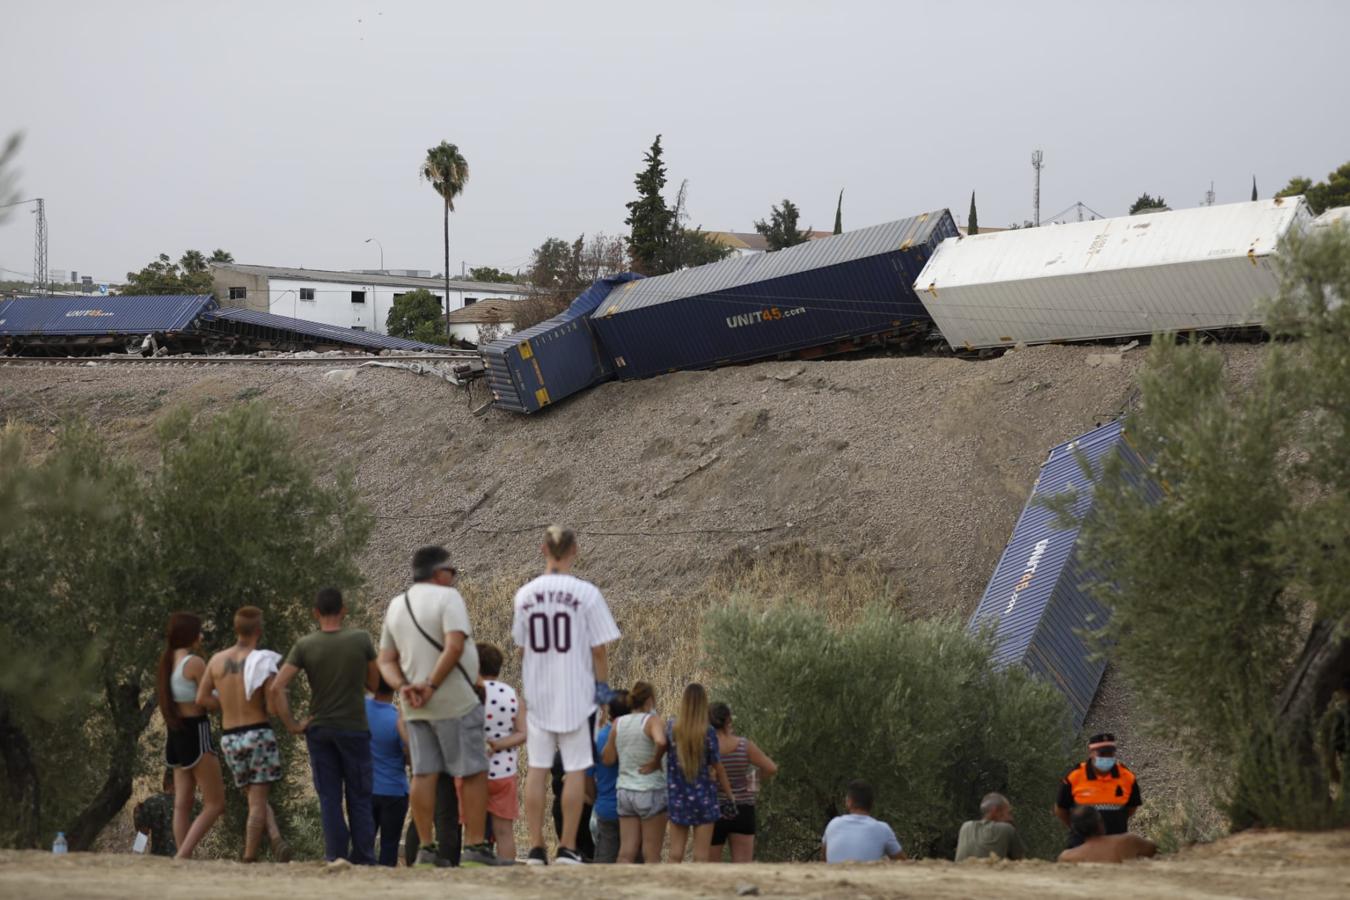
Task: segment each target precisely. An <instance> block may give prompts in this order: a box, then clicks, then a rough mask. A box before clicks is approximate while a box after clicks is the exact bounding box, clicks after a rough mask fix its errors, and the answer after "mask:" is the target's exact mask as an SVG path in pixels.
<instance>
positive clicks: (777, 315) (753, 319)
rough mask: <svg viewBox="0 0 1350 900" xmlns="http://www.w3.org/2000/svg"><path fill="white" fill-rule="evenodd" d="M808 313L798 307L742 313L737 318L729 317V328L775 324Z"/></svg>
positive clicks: (773, 308)
mask: <svg viewBox="0 0 1350 900" xmlns="http://www.w3.org/2000/svg"><path fill="white" fill-rule="evenodd" d="M804 312H806V307H805V306H798V307H796V308H794V309H779V308H778V307H776V306H770V307H769V308H768V309H757V310H755V311H754V312H750V313H741V314H740V315H737V316H727V327H728V328H740V327H741V326H743V325H756V324H758V323H760V322H773V321H776V320H778V319H786V318H788V317H790V316H799V315H801V314H802V313H804Z"/></svg>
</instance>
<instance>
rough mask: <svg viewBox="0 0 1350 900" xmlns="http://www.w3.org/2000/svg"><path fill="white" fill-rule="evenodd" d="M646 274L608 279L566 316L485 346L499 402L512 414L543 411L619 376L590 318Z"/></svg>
mask: <svg viewBox="0 0 1350 900" xmlns="http://www.w3.org/2000/svg"><path fill="white" fill-rule="evenodd" d="M641 277H642V276H641V275H634V274H632V273H624V274H623V275H614V276H611V277H609V278H602V279H600V280H599V281H597V282H596V283H595V284H593V285H591V286H590V287H589V288H587V289H586V290H585V291H583V292H582V293H581V295H580V296H578V297H577V298H576V299H575V300H573V301H572V303H571V305H569V306H568V307H567V309H566V310H564V311H563V312H562V313H561V314H559V315H556V316H554V317H553V318H551V319H547V320H545V321H543V322H540V323H539V324H538V325H534V326H532V327H530V328H525V329H523V330H521V331H517V332H514V333H513V334H511V335H510V336H509V337H506V338H504V339H502V340H500V341H493V342H492V343H490V344H488V345H486V346H485V347H483V348H482V357H483V363H484V367H485V368H486V370H487V378H488V384H489V386H490V387H491V388H492V396H493V399H494V401H495V405H497V406H499V407H501V408H502V409H509V410H511V411H512V412H518V413H532V412H538V411H539V410H541V409H543V408H544V407H545V406H548V405H549V404H550V403H557V402H558V401H559V400H561V399H563V398H564V397H568V396H571V395H572V394H575V393H576V392H578V391H583V390H585V389H586V388H588V387H591V386H592V385H595V384H599V383H600V382H602V381H608V380H609V379H610V378H613V377H614V370H613V368H612V367H611V366H610V365H609V359H608V357H607V356H606V354H604V353H602V352H601V350H600V347H599V345H598V344H597V343H596V338H595V333H594V331H593V330H592V329H591V321H590V319H589V318H588V317H589V316H590V314H591V313H592V312H593V311H594V310H595V308H596V307H597V306H598V305H599V304H600V303H601V302H602V301H603V300H604V299H605V298H606V297H607V296H609V294H610V292H611V291H613V289H614V288H615V287H618V286H622V285H627V284H630V283H632V282H634V281H636V280H637V279H639V278H641Z"/></svg>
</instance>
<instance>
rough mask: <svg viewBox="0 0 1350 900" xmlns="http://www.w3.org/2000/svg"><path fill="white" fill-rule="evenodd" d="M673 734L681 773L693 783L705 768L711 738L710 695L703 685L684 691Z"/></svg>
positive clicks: (694, 685)
mask: <svg viewBox="0 0 1350 900" xmlns="http://www.w3.org/2000/svg"><path fill="white" fill-rule="evenodd" d="M674 731H675V749H676V753H677V757H678V759H679V761H680V771H681V772H682V773H683V774H684V778H685V780H686V781H691V782H692V781H694V780H695V779H696V778H698V773H699V770H700V769H702V768H703V745H704V743H705V742H706V741H707V739H708V692H707V691H705V690H704V689H703V685H701V684H691V685H689V687H687V688H685V689H684V696H683V697H681V698H680V714H679V716H677V717H676V719H675V729H674Z"/></svg>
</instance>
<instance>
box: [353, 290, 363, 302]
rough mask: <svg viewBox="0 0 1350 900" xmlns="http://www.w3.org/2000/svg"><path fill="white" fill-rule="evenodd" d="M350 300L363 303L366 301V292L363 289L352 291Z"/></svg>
mask: <svg viewBox="0 0 1350 900" xmlns="http://www.w3.org/2000/svg"><path fill="white" fill-rule="evenodd" d="M352 302H353V303H365V302H366V292H365V291H352Z"/></svg>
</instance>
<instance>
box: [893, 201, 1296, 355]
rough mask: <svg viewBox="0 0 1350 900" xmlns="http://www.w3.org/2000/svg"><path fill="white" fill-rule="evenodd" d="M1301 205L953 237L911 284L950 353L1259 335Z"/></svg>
mask: <svg viewBox="0 0 1350 900" xmlns="http://www.w3.org/2000/svg"><path fill="white" fill-rule="evenodd" d="M1309 220H1310V216H1309V213H1308V208H1307V205H1306V204H1305V203H1304V202H1303V198H1302V197H1286V198H1283V199H1275V200H1256V201H1252V202H1250V203H1230V204H1226V205H1223V206H1202V207H1199V208H1198V209H1183V210H1176V211H1173V212H1160V213H1149V214H1144V215H1135V216H1124V217H1121V218H1116V219H1099V220H1097V221H1093V222H1072V223H1069V224H1066V225H1047V226H1043V227H1041V228H1022V229H1015V230H1012V231H998V232H992V233H989V234H977V235H971V236H969V237H961V238H951V239H949V240H946V241H944V242H943V243H942V245H941V246H940V247H939V248H938V249H937V252H936V253H934V254H933V258H932V259H930V260H929V261H928V264H927V265H926V266H925V267H924V269H923V272H921V273H920V274H919V277H918V278H917V279H915V281H914V290H915V291H916V292H918V294H919V296H920V298H922V300H923V303H924V305H925V306H926V307H927V308H928V312H929V313H931V314H932V317H933V320H934V321H935V322H936V323H937V327H938V330H940V331H941V332H942V336H943V337H944V338H945V339H946V340H947V342H948V343H949V344H950V345H951V346H952V348H953V349H966V350H978V349H983V348H988V347H1011V346H1013V345H1015V344H1017V343H1026V344H1038V343H1053V342H1060V341H1083V340H1100V339H1106V338H1119V337H1131V336H1143V335H1150V334H1153V333H1154V332H1158V331H1196V330H1211V329H1228V328H1241V327H1250V326H1258V325H1260V324H1261V323H1262V312H1261V304H1262V301H1264V300H1265V299H1267V298H1269V297H1273V296H1274V295H1275V292H1276V290H1277V288H1278V284H1279V278H1278V275H1277V273H1276V271H1275V255H1276V252H1277V248H1278V245H1279V242H1280V238H1282V237H1283V236H1284V235H1285V234H1286V233H1287V232H1288V231H1289V230H1290V229H1291V228H1292V229H1303V228H1305V227H1306V226H1307V224H1308V222H1309Z"/></svg>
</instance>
